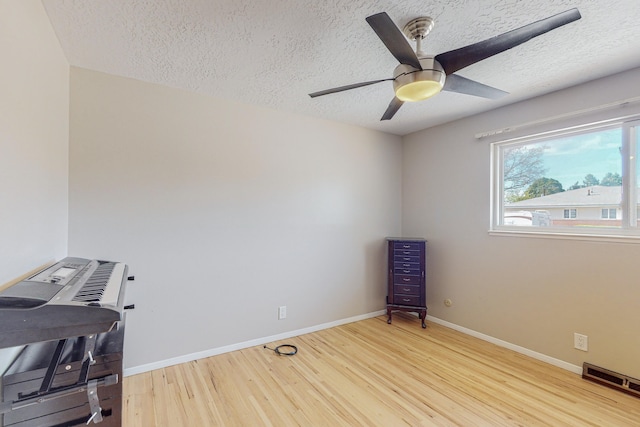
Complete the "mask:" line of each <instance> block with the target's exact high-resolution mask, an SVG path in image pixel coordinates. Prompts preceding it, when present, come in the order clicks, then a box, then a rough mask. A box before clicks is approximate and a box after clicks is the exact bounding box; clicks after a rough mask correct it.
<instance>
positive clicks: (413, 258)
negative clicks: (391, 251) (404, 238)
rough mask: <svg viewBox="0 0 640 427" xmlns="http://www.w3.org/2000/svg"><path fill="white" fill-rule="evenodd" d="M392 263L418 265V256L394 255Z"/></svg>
mask: <svg viewBox="0 0 640 427" xmlns="http://www.w3.org/2000/svg"><path fill="white" fill-rule="evenodd" d="M393 262H394V263H395V262H413V263H418V264H420V257H419V256H404V255H394V257H393Z"/></svg>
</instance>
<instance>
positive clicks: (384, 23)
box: [366, 12, 422, 70]
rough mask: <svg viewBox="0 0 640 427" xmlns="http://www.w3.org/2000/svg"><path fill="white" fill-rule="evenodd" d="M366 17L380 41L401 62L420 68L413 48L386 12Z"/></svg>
mask: <svg viewBox="0 0 640 427" xmlns="http://www.w3.org/2000/svg"><path fill="white" fill-rule="evenodd" d="M366 19H367V22H368V23H369V25H371V28H373V31H375V32H376V34H377V35H378V37H380V40H382V43H384V45H385V46H386V47H387V49H389V52H391V54H392V55H393V56H395V57H396V59H397V60H398V61H399V62H400V63H401V64H406V65H411V66H412V67H413V68H416V69H418V70H422V66H421V65H420V61H419V60H418V57H417V56H416V53H415V52H414V51H413V48H412V47H411V45H410V44H409V42H408V41H407V39H406V38H405V36H404V35H403V34H402V31H400V29H399V28H398V27H396V24H394V23H393V21H392V20H391V18H389V15H387V13H386V12H381V13H378V14H376V15H371V16H368V17H367V18H366Z"/></svg>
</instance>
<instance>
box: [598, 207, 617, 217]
mask: <svg viewBox="0 0 640 427" xmlns="http://www.w3.org/2000/svg"><path fill="white" fill-rule="evenodd" d="M601 218H602V219H616V210H615V209H602V216H601Z"/></svg>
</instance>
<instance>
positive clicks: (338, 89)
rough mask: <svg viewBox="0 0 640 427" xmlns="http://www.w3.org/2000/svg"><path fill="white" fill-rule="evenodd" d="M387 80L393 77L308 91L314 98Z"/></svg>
mask: <svg viewBox="0 0 640 427" xmlns="http://www.w3.org/2000/svg"><path fill="white" fill-rule="evenodd" d="M388 80H393V79H382V80H371V81H370V82H362V83H354V84H352V85H346V86H340V87H334V88H333V89H325V90H321V91H319V92H313V93H310V94H309V96H310V97H312V98H315V97H316V96H322V95H329V94H330V93H336V92H342V91H345V90H349V89H356V88H359V87H363V86H369V85H374V84H376V83H380V82H386V81H388Z"/></svg>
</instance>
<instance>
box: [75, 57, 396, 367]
mask: <svg viewBox="0 0 640 427" xmlns="http://www.w3.org/2000/svg"><path fill="white" fill-rule="evenodd" d="M71 129H72V132H71V143H70V159H71V167H70V225H69V253H70V255H76V256H82V257H89V258H104V259H114V260H120V261H124V262H126V263H127V264H129V265H130V272H131V274H135V275H136V281H135V282H133V283H132V284H131V285H130V286H129V288H128V302H134V303H135V304H136V309H135V310H134V311H131V312H128V315H127V316H128V317H127V322H128V323H127V334H126V343H125V346H126V351H125V366H126V367H127V368H131V367H136V366H140V365H144V364H149V363H153V362H157V361H162V360H166V359H170V358H175V357H178V356H181V355H185V354H192V353H195V352H200V351H204V350H208V349H214V348H218V347H222V346H228V345H232V344H236V343H241V342H244V341H247V340H252V339H257V338H260V337H266V336H271V335H274V334H279V333H283V332H286V331H292V330H297V329H300V328H306V327H310V326H314V325H318V324H322V323H324V322H331V321H336V320H338V319H344V318H348V317H351V316H356V315H362V314H365V313H370V312H373V311H376V310H380V309H382V308H384V304H385V296H386V288H385V282H384V279H385V275H384V269H385V267H384V237H385V236H387V235H394V234H397V233H399V232H400V225H401V224H400V215H401V214H400V205H401V189H400V184H401V160H402V156H401V140H400V138H399V137H396V136H391V135H387V134H382V133H379V132H374V131H369V130H364V129H361V128H357V127H352V126H346V125H340V124H335V123H331V122H327V121H322V120H316V119H310V118H305V117H302V116H297V115H292V114H285V113H280V112H276V111H270V110H267V109H261V108H257V107H252V106H246V105H240V104H236V103H233V102H225V101H222V100H217V99H212V98H208V97H205V96H201V95H196V94H193V93H188V92H184V91H180V90H176V89H171V88H167V87H161V86H157V85H153V84H147V83H142V82H139V81H134V80H130V79H125V78H120V77H115V76H110V75H106V74H101V73H97V72H92V71H88V70H84V69H77V68H72V71H71ZM280 305H286V306H287V308H288V317H287V319H285V320H277V307H278V306H280Z"/></svg>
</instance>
